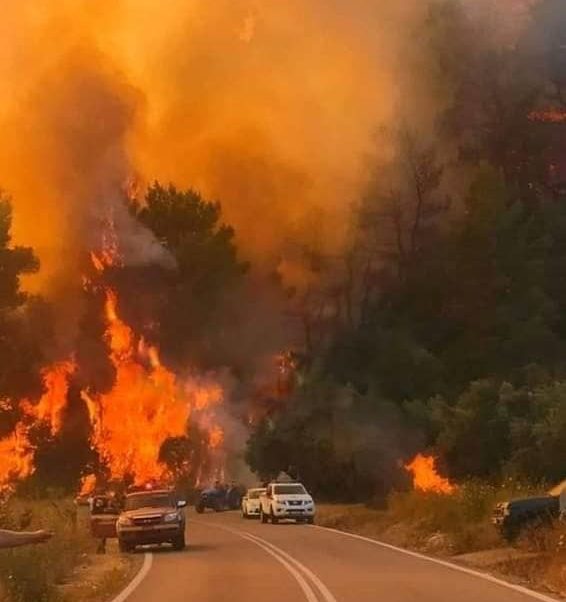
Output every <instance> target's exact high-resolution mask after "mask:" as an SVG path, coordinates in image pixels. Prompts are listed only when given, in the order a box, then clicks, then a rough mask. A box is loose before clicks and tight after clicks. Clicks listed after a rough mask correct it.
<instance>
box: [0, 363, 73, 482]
mask: <svg viewBox="0 0 566 602" xmlns="http://www.w3.org/2000/svg"><path fill="white" fill-rule="evenodd" d="M75 367H76V366H75V363H74V362H72V361H65V362H59V363H57V364H54V365H53V366H51V367H50V368H47V369H46V370H44V371H43V374H42V377H43V386H44V388H45V392H44V393H43V395H42V396H41V397H40V399H39V401H38V402H37V403H32V402H31V401H30V400H28V399H23V400H22V401H20V403H19V409H20V412H21V414H22V419H21V421H20V422H18V424H17V425H16V427H15V428H14V431H13V432H12V433H10V434H9V435H8V436H6V437H4V438H3V439H0V490H1V489H4V488H6V487H8V486H9V485H10V484H11V483H12V482H13V481H14V480H17V479H24V478H26V477H28V476H30V475H31V474H33V472H34V465H33V460H34V454H35V449H34V447H33V445H32V443H31V442H30V438H29V433H30V427H31V426H34V425H37V424H45V425H47V426H48V427H49V431H50V434H51V436H55V435H57V433H58V432H59V431H60V430H61V426H62V421H63V412H64V410H65V407H66V405H67V393H68V389H69V377H70V376H71V375H72V374H73V372H74V371H75Z"/></svg>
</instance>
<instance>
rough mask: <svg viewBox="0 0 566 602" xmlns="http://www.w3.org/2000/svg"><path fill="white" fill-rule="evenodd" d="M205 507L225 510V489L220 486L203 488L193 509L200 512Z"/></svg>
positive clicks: (220, 510) (218, 510) (219, 510)
mask: <svg viewBox="0 0 566 602" xmlns="http://www.w3.org/2000/svg"><path fill="white" fill-rule="evenodd" d="M207 508H210V510H214V511H215V512H222V511H223V510H226V491H225V490H224V489H223V488H221V487H210V488H209V489H203V491H201V493H200V496H199V498H198V501H197V503H196V504H195V510H196V511H197V512H198V513H199V514H202V513H203V512H204V511H205V510H206V509H207Z"/></svg>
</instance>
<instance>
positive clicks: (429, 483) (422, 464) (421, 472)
mask: <svg viewBox="0 0 566 602" xmlns="http://www.w3.org/2000/svg"><path fill="white" fill-rule="evenodd" d="M405 469H406V470H407V471H409V472H410V473H412V475H413V487H414V488H415V489H417V490H419V491H429V492H434V493H445V494H451V493H454V492H455V491H456V487H455V486H454V485H453V484H452V483H450V481H449V480H448V479H447V478H445V477H442V476H440V475H439V474H438V472H437V469H436V459H435V458H434V457H433V456H424V455H423V454H417V455H416V456H415V457H414V458H413V460H412V461H411V462H410V463H409V464H406V465H405Z"/></svg>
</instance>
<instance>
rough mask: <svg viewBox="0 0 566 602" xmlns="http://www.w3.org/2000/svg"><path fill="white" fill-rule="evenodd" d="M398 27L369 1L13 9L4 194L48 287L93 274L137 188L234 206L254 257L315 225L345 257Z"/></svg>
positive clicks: (132, 1) (8, 35) (6, 72)
mask: <svg viewBox="0 0 566 602" xmlns="http://www.w3.org/2000/svg"><path fill="white" fill-rule="evenodd" d="M408 4H410V5H412V6H414V5H415V4H416V3H414V2H412V1H411V2H409V3H408ZM95 7H96V8H95ZM401 13H402V14H403V18H405V13H410V11H408V10H407V7H405V8H403V9H392V8H386V7H376V6H375V3H373V2H369V1H363V0H356V1H354V2H351V3H348V10H347V11H346V12H344V10H343V6H338V4H335V3H334V2H327V1H326V0H324V1H323V0H314V1H313V2H309V3H304V2H301V1H299V0H290V1H288V2H279V1H278V0H268V1H266V2H262V3H256V2H254V1H252V0H218V1H217V2H208V1H205V0H172V1H171V2H167V3H163V2H158V1H157V0H118V1H112V2H110V1H109V0H100V1H99V2H96V3H95V4H92V3H91V2H87V1H86V0H82V1H81V0H78V1H76V0H75V1H70V0H67V1H62V2H57V3H54V2H50V1H48V0H38V1H37V2H34V3H32V4H30V3H25V2H18V1H16V0H8V2H6V3H5V4H4V6H3V19H2V23H1V24H0V35H1V36H2V39H3V40H4V43H3V44H2V47H1V48H0V126H1V129H2V132H3V140H2V145H1V148H0V186H1V187H3V188H4V189H6V190H7V191H8V192H9V193H11V194H12V195H13V200H14V204H15V215H14V220H15V224H14V226H15V239H16V242H18V243H24V244H30V245H32V246H34V247H35V248H36V250H37V252H38V254H39V255H40V259H41V260H42V263H43V270H42V275H41V278H42V282H41V284H42V285H43V287H44V288H45V286H46V284H49V286H51V287H54V286H55V285H56V284H57V276H59V275H60V274H61V273H62V272H66V273H68V272H69V270H68V267H69V262H72V261H78V260H79V259H80V253H79V254H77V252H76V251H77V249H79V250H83V249H84V248H85V246H87V245H85V237H86V238H88V236H91V235H92V233H93V230H96V225H97V220H99V219H100V218H101V217H104V216H105V214H106V213H105V212H107V210H108V208H109V207H112V206H114V205H116V203H117V199H118V198H119V197H120V194H121V189H122V186H123V185H124V183H125V182H126V180H127V179H128V178H129V177H131V176H134V177H137V178H138V179H140V180H141V181H142V182H143V181H148V180H153V179H155V178H157V179H159V180H162V181H169V180H171V181H174V182H175V183H176V184H178V185H179V186H194V187H197V188H199V189H200V190H201V191H202V192H203V194H205V195H206V196H208V197H211V198H218V199H220V200H221V201H222V202H223V205H224V208H225V213H226V219H227V220H229V221H231V222H232V223H234V225H235V226H236V227H237V230H238V232H239V237H240V242H241V244H242V246H243V248H244V250H245V252H246V254H248V255H249V256H251V257H252V258H257V257H262V258H266V257H267V258H274V257H276V256H278V255H279V254H280V253H281V250H282V249H283V248H284V246H285V244H286V241H287V240H288V239H289V238H290V237H292V238H294V239H297V238H298V239H299V240H304V239H305V238H308V235H309V234H308V233H309V231H310V230H311V229H312V225H313V224H314V223H316V224H317V225H318V227H319V228H320V227H324V228H325V230H326V232H327V236H326V239H327V240H329V241H333V242H336V241H337V240H338V239H339V238H340V234H339V230H340V228H339V226H340V224H341V223H342V219H341V218H342V216H343V214H344V211H345V209H346V207H347V206H348V204H349V203H350V201H351V200H352V195H353V194H355V189H356V186H357V185H358V184H359V183H360V181H361V172H362V169H361V168H362V164H363V160H364V154H365V153H366V151H368V149H369V148H370V146H371V140H372V133H373V130H374V127H375V125H376V124H377V123H379V122H380V121H383V120H386V119H388V118H389V117H390V116H391V111H392V107H393V105H394V104H395V88H394V86H393V84H392V75H391V72H392V69H393V65H392V63H393V61H392V55H393V44H392V43H391V40H392V39H393V38H394V37H396V36H397V32H396V31H395V26H396V25H399V26H400V25H401V21H400V17H399V14H401ZM398 17H399V18H398ZM384 22H385V23H386V24H384ZM38 217H40V219H38ZM339 218H340V219H339ZM321 224H322V225H321ZM87 242H88V241H87ZM90 246H95V245H90Z"/></svg>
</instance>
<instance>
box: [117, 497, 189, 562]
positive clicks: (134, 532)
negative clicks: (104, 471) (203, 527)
mask: <svg viewBox="0 0 566 602" xmlns="http://www.w3.org/2000/svg"><path fill="white" fill-rule="evenodd" d="M186 505H187V503H186V502H185V501H184V500H180V501H177V500H176V499H175V495H174V493H173V492H172V491H170V490H168V489H160V490H155V491H143V492H138V493H130V494H129V495H127V496H126V499H125V505H124V511H123V512H122V513H121V514H120V516H119V517H118V521H117V523H116V531H117V534H118V544H119V546H120V551H121V552H131V551H133V550H134V549H135V547H136V546H139V545H147V544H163V543H169V544H172V545H173V548H174V549H175V550H182V549H184V548H185V526H186V525H185V513H184V512H183V510H182V509H183V508H184V507H185V506H186Z"/></svg>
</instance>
